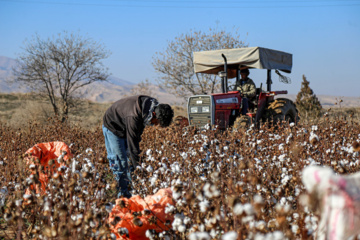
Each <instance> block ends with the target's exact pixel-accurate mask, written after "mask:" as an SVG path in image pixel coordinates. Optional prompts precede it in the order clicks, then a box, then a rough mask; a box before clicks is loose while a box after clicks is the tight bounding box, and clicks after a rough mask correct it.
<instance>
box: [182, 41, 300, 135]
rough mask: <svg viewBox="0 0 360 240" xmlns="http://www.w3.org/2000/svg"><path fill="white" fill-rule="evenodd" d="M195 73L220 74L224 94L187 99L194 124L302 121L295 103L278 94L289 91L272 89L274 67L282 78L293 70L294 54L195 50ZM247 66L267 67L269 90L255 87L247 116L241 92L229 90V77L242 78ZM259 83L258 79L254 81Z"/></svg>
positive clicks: (222, 126) (262, 50) (259, 50)
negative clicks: (241, 75) (241, 74)
mask: <svg viewBox="0 0 360 240" xmlns="http://www.w3.org/2000/svg"><path fill="white" fill-rule="evenodd" d="M193 60H194V70H195V73H206V74H217V75H218V76H219V77H220V78H221V91H222V92H221V93H212V94H210V95H195V96H191V97H189V99H188V107H187V110H188V120H189V124H190V125H192V126H196V127H200V128H203V127H205V126H207V125H208V126H211V125H217V126H218V127H219V128H220V129H227V128H228V127H234V128H247V127H249V126H250V125H251V124H256V125H257V124H258V123H260V122H261V121H262V122H266V121H273V122H278V121H287V122H290V123H292V122H293V123H297V122H298V120H299V116H298V111H297V109H296V106H295V104H294V103H293V102H292V101H291V100H289V99H286V98H276V99H275V96H276V95H279V94H287V91H286V90H282V91H272V89H271V84H272V80H271V70H275V71H276V72H277V73H278V74H279V76H280V77H283V79H286V78H287V77H285V76H283V75H282V74H280V72H279V70H280V71H283V72H285V73H291V68H292V54H289V53H286V52H281V51H277V50H272V49H268V48H262V47H248V48H237V49H222V50H212V51H201V52H194V59H193ZM245 68H249V69H251V68H257V69H267V79H266V91H265V90H263V88H262V83H261V85H260V87H258V88H256V97H255V98H254V99H253V101H252V102H251V103H250V104H249V109H248V112H247V113H246V115H241V109H242V95H241V93H240V92H239V91H235V90H233V89H229V86H228V79H229V78H235V77H236V79H237V80H239V79H240V70H241V69H245ZM255 82H256V80H255Z"/></svg>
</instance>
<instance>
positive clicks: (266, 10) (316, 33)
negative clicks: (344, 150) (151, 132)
mask: <svg viewBox="0 0 360 240" xmlns="http://www.w3.org/2000/svg"><path fill="white" fill-rule="evenodd" d="M209 28H218V29H221V30H222V29H225V30H227V31H230V32H231V31H234V29H238V33H240V38H241V40H243V41H245V42H246V43H247V44H249V46H251V47H253V46H261V47H266V48H272V49H276V50H281V51H285V52H289V53H292V54H293V72H292V73H291V74H290V75H288V76H290V77H291V79H292V83H291V84H289V85H288V84H283V83H279V81H278V78H277V76H275V74H273V82H274V85H273V90H288V91H289V93H291V94H296V93H297V92H298V91H299V90H300V86H301V81H302V75H303V74H304V75H305V76H306V77H307V79H308V80H309V81H310V87H311V88H312V89H313V90H314V92H315V93H316V94H318V95H320V94H323V95H335V96H354V97H359V96H360V93H359V92H360V91H359V90H360V66H359V62H360V61H359V58H360V0H349V1H346V0H342V1H340V0H307V1H306V0H304V1H295V0H289V1H286V0H278V1H275V0H274V1H271V0H269V1H266V0H252V1H250V0H244V1H242V0H238V1H235V0H225V1H210V0H209V1H203V0H193V1H190V0H189V1H185V0H184V1H180V0H177V1H175V0H157V1H147V0H133V1H123V0H101V1H100V0H98V1H95V0H86V1H85V0H72V1H71V0H64V1H61V0H0V55H2V56H7V57H11V58H16V56H17V54H19V53H21V52H22V45H23V42H24V40H25V39H30V38H31V37H32V36H33V35H34V34H35V33H38V34H39V35H40V36H42V37H44V38H47V37H51V36H52V35H55V34H57V33H59V32H62V31H64V30H66V31H70V32H71V31H74V32H79V33H80V34H81V35H84V36H88V37H90V38H92V39H94V40H96V41H100V42H102V43H103V44H104V45H105V47H106V48H107V49H109V50H110V51H111V52H112V55H111V56H110V57H109V58H108V59H106V60H105V61H104V63H105V65H106V66H107V67H109V72H110V73H111V74H112V75H113V76H116V77H118V78H121V79H124V80H127V81H131V82H134V83H138V82H140V81H143V80H145V79H149V80H150V81H153V80H154V79H155V78H156V76H157V73H156V72H155V71H154V70H153V67H152V65H151V61H152V57H153V56H154V55H155V53H156V52H161V51H164V50H165V49H166V46H167V43H168V41H171V40H173V39H174V38H175V37H176V36H179V35H180V34H182V33H187V32H189V31H190V30H196V31H197V30H202V31H207V30H208V29H209ZM250 77H251V78H252V79H253V80H254V81H255V83H256V84H257V85H260V83H261V82H263V83H265V78H266V71H265V70H253V71H252V72H251V76H250Z"/></svg>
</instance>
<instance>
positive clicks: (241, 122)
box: [234, 115, 251, 129]
mask: <svg viewBox="0 0 360 240" xmlns="http://www.w3.org/2000/svg"><path fill="white" fill-rule="evenodd" d="M250 125H251V117H249V116H246V115H241V116H240V117H237V118H236V119H235V122H234V129H248V128H249V127H250Z"/></svg>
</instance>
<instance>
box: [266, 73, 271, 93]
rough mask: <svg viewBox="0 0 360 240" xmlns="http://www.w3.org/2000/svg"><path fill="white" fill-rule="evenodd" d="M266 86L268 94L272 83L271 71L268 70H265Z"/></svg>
mask: <svg viewBox="0 0 360 240" xmlns="http://www.w3.org/2000/svg"><path fill="white" fill-rule="evenodd" d="M266 84H267V91H268V92H270V91H271V84H272V81H271V70H270V69H268V70H267V80H266Z"/></svg>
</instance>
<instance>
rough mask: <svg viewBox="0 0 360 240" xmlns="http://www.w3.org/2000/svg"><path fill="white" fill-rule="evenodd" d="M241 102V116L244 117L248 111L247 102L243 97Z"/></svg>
mask: <svg viewBox="0 0 360 240" xmlns="http://www.w3.org/2000/svg"><path fill="white" fill-rule="evenodd" d="M241 101H242V109H241V114H242V115H246V113H247V112H248V109H249V100H248V99H247V98H245V97H243V98H242V100H241Z"/></svg>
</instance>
